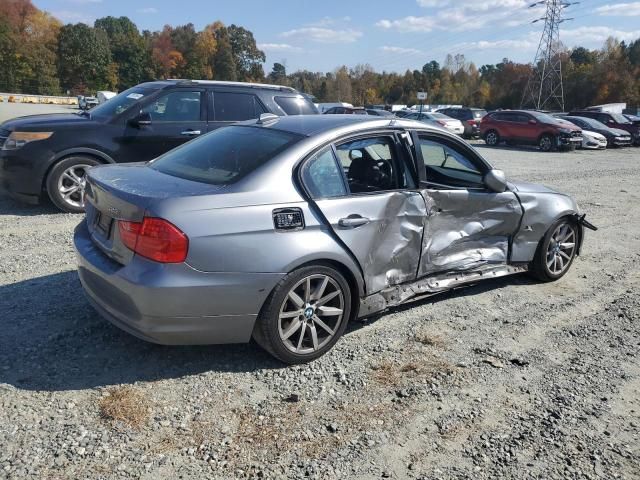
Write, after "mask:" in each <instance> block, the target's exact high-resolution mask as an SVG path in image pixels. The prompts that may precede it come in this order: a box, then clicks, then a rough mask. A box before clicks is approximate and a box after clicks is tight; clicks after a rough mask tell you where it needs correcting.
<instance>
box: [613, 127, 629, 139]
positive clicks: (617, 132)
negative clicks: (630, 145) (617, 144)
mask: <svg viewBox="0 0 640 480" xmlns="http://www.w3.org/2000/svg"><path fill="white" fill-rule="evenodd" d="M609 131H610V132H611V133H613V134H614V135H615V136H616V137H628V136H629V135H631V134H630V133H629V132H627V131H626V130H622V129H620V128H610V129H609Z"/></svg>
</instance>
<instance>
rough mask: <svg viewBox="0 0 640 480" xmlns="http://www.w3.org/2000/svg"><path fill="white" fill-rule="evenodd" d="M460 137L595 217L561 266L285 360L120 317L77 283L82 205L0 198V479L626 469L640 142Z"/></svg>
mask: <svg viewBox="0 0 640 480" xmlns="http://www.w3.org/2000/svg"><path fill="white" fill-rule="evenodd" d="M478 148H479V149H481V151H482V153H483V154H485V155H486V157H487V158H488V159H490V160H491V161H492V162H493V163H494V165H495V166H497V167H500V168H503V169H504V170H505V171H506V172H507V173H508V175H510V176H512V177H516V178H521V179H526V180H530V181H535V182H541V183H545V184H548V185H550V186H554V187H557V188H558V189H560V190H562V191H565V192H568V193H570V194H571V195H573V196H574V197H575V198H576V199H577V201H578V202H579V204H580V206H581V207H582V208H583V209H584V211H585V212H586V213H587V214H588V217H589V219H590V220H591V221H592V222H593V223H594V224H596V225H597V226H599V227H600V230H599V231H598V232H589V234H588V237H587V239H586V241H585V246H584V250H583V255H582V256H581V257H579V258H578V259H577V261H575V262H574V265H573V267H572V269H571V271H570V272H569V273H568V274H567V275H566V276H565V277H564V278H563V279H561V280H560V281H558V282H556V283H550V284H539V283H535V282H533V281H531V280H529V278H528V277H526V276H514V277H510V278H509V277H508V278H505V279H500V280H497V281H488V282H486V283H483V284H480V285H477V286H474V287H468V288H466V289H460V290H457V291H455V292H452V293H448V294H443V295H440V296H437V297H433V298H431V299H429V300H427V301H421V302H418V303H416V304H413V305H411V306H404V307H402V308H397V309H394V310H392V311H391V312H388V313H386V314H384V315H381V316H379V317H377V318H375V319H369V320H368V321H365V322H358V323H355V324H354V325H352V326H351V328H350V329H349V330H348V332H347V333H346V334H345V336H344V338H343V339H341V341H340V342H338V345H337V346H336V347H335V348H334V349H333V350H332V351H331V352H330V353H329V354H328V355H326V356H325V357H323V358H322V359H320V360H318V361H316V362H314V363H312V364H310V365H305V366H299V367H283V366H282V365H280V364H278V363H277V362H276V361H274V360H273V359H272V358H271V357H269V356H268V355H266V354H265V353H263V352H262V351H261V350H260V349H259V348H258V347H257V346H255V345H253V344H249V345H230V346H212V347H163V346H157V345H152V344H148V343H144V342H142V341H140V340H137V339H135V338H133V337H131V336H129V335H127V334H126V333H123V332H121V331H120V330H118V329H117V328H115V327H113V326H111V325H110V324H109V323H107V322H106V321H104V320H102V319H101V318H99V317H98V316H97V315H96V314H95V313H94V312H93V310H92V309H91V308H90V307H89V306H88V304H87V302H86V301H85V299H84V297H83V295H82V293H81V290H80V285H79V282H78V280H77V277H76V273H75V271H74V268H75V262H74V253H73V249H72V240H71V234H72V230H73V228H74V226H75V225H76V224H77V223H78V222H79V221H80V219H81V217H80V216H76V215H68V214H62V213H58V212H56V211H55V210H54V209H53V208H52V207H51V206H49V205H44V206H39V207H31V206H24V205H19V204H17V203H15V202H13V201H11V200H9V199H8V198H6V197H0V331H1V332H2V334H1V335H0V479H5V478H6V479H8V478H11V479H23V478H38V479H40V478H51V479H54V478H55V479H61V478H143V479H157V478H221V479H224V478H285V477H286V478H318V479H324V478H327V479H329V478H331V479H334V478H340V479H351V478H353V479H356V478H357V479H361V478H364V479H369V478H371V479H373V478H397V479H447V478H451V479H471V478H473V479H484V478H517V479H524V478H530V479H543V478H544V479H552V478H576V479H577V478H602V479H612V478H625V479H633V478H640V442H639V435H640V392H639V390H640V363H639V361H638V360H639V354H640V288H638V287H639V285H640V221H639V212H640V206H639V200H640V182H639V178H640V174H639V173H638V172H639V168H638V166H639V163H640V149H625V150H612V151H605V152H573V153H567V154H554V153H551V154H542V153H538V152H537V151H534V150H531V151H522V150H515V149H507V148H501V149H488V148H485V147H482V146H479V147H478Z"/></svg>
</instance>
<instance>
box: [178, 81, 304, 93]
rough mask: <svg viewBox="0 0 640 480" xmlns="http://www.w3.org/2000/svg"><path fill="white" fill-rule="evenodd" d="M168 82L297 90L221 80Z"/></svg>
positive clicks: (271, 85)
mask: <svg viewBox="0 0 640 480" xmlns="http://www.w3.org/2000/svg"><path fill="white" fill-rule="evenodd" d="M168 80H170V81H173V82H178V85H219V86H236V87H247V88H269V89H271V90H279V91H281V92H292V93H293V92H296V93H297V90H296V89H295V88H292V87H286V86H284V85H273V84H269V83H252V82H231V81H229V82H227V81H222V80H193V79H185V78H169V79H168Z"/></svg>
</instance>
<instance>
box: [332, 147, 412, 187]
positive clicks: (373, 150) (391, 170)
mask: <svg viewBox="0 0 640 480" xmlns="http://www.w3.org/2000/svg"><path fill="white" fill-rule="evenodd" d="M336 151H337V153H338V159H339V161H340V165H341V167H342V168H343V170H344V173H345V176H346V177H347V181H348V183H349V190H350V191H351V193H364V192H378V191H384V190H395V189H399V188H411V187H412V179H411V176H410V174H409V171H408V169H407V168H406V167H405V166H404V164H403V162H401V161H399V159H398V158H396V154H395V148H394V143H393V140H392V138H391V137H374V138H364V139H360V140H354V141H352V142H348V143H343V144H341V145H338V146H337V147H336Z"/></svg>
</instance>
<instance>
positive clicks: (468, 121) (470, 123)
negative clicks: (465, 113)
mask: <svg viewBox="0 0 640 480" xmlns="http://www.w3.org/2000/svg"><path fill="white" fill-rule="evenodd" d="M467 123H468V124H469V125H471V126H472V127H473V126H474V125H477V124H478V121H477V120H467Z"/></svg>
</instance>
